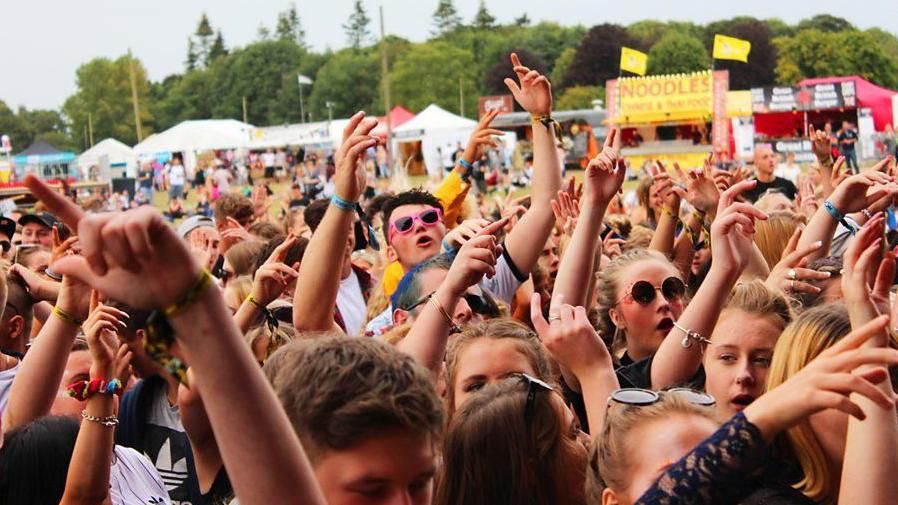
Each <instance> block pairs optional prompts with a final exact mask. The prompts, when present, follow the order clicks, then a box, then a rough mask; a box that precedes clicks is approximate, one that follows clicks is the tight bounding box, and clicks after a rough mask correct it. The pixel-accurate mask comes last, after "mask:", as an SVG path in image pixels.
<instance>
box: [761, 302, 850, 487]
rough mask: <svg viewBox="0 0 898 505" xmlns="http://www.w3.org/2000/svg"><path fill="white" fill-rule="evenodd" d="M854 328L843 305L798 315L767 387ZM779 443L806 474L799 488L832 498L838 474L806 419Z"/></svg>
mask: <svg viewBox="0 0 898 505" xmlns="http://www.w3.org/2000/svg"><path fill="white" fill-rule="evenodd" d="M849 332H851V322H850V321H849V319H848V311H847V310H846V309H845V307H844V306H843V305H827V306H825V307H814V308H811V309H808V310H807V311H805V312H804V313H802V314H801V315H799V316H798V317H797V318H796V319H795V321H793V322H792V324H790V325H789V326H787V327H786V329H785V330H784V331H783V333H782V335H780V338H779V340H778V341H777V343H776V347H775V348H774V351H773V361H772V362H771V364H770V371H769V372H768V374H767V390H768V391H770V390H771V389H773V388H775V387H777V386H779V385H781V384H783V383H784V382H786V381H787V380H789V378H790V377H792V376H793V375H795V374H796V373H798V372H799V371H801V369H802V368H804V367H805V366H807V365H808V363H810V362H811V361H813V360H814V358H816V357H817V356H818V355H819V354H820V353H821V352H823V351H824V350H826V349H828V348H829V347H831V346H832V345H833V344H835V343H836V342H838V341H839V340H840V339H841V338H842V337H844V336H845V335H847V334H848V333H849ZM776 444H777V446H779V447H780V448H782V449H784V450H785V451H786V452H787V453H790V454H791V455H792V456H794V457H795V459H796V460H797V461H798V463H799V464H800V465H801V469H802V472H803V473H804V476H803V477H802V479H801V480H800V481H799V482H798V483H797V484H795V487H796V489H798V490H799V491H801V492H802V493H804V494H805V495H806V496H807V497H808V498H810V499H811V500H813V501H814V502H831V501H833V500H832V499H833V498H834V493H835V483H836V482H837V481H838V476H834V475H830V471H829V465H828V464H827V461H826V456H825V454H824V453H823V447H822V446H821V445H820V441H819V440H817V436H816V435H815V434H814V430H813V429H812V428H811V424H810V422H809V421H808V420H807V419H805V420H803V421H802V422H801V423H799V424H797V425H796V426H794V427H792V428H790V429H788V430H787V431H786V432H784V433H781V434H780V435H778V436H777V439H776Z"/></svg>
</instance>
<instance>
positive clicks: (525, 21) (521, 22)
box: [514, 12, 530, 26]
mask: <svg viewBox="0 0 898 505" xmlns="http://www.w3.org/2000/svg"><path fill="white" fill-rule="evenodd" d="M514 25H515V26H530V16H528V15H527V13H526V12H525V13H523V14H521V15H520V16H518V17H516V18H514Z"/></svg>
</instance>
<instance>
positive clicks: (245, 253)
mask: <svg viewBox="0 0 898 505" xmlns="http://www.w3.org/2000/svg"><path fill="white" fill-rule="evenodd" d="M264 248H265V243H264V242H261V241H258V240H246V241H244V242H240V243H238V244H235V245H234V246H232V247H231V248H230V249H228V252H226V253H225V258H227V260H228V263H230V265H231V268H232V269H234V275H235V276H238V277H239V276H242V275H250V274H252V273H253V268H254V267H255V266H256V260H257V259H258V258H259V255H260V254H262V249H264Z"/></svg>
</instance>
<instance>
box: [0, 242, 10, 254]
mask: <svg viewBox="0 0 898 505" xmlns="http://www.w3.org/2000/svg"><path fill="white" fill-rule="evenodd" d="M11 247H12V243H11V242H10V241H9V240H0V248H2V249H3V254H6V253H8V252H9V249H10V248H11Z"/></svg>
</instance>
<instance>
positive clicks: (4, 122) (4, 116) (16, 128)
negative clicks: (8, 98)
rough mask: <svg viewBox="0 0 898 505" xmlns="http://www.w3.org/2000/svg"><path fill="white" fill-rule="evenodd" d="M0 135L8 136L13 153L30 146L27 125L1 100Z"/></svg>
mask: <svg viewBox="0 0 898 505" xmlns="http://www.w3.org/2000/svg"><path fill="white" fill-rule="evenodd" d="M0 135H9V140H10V142H11V143H12V148H13V152H19V151H21V150H23V149H25V148H26V147H28V146H29V145H30V144H31V139H32V136H31V132H30V131H29V129H28V125H26V124H25V123H24V122H23V121H22V118H20V117H19V116H18V115H16V113H15V112H14V111H13V110H12V109H10V108H9V106H8V105H6V102H4V101H3V100H0Z"/></svg>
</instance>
